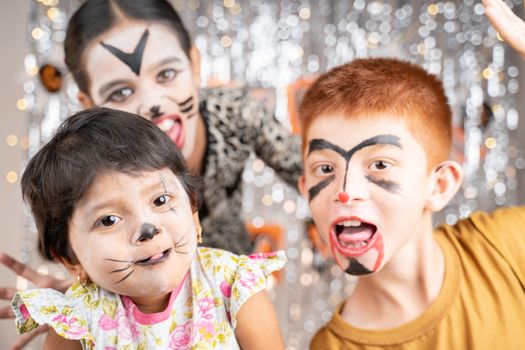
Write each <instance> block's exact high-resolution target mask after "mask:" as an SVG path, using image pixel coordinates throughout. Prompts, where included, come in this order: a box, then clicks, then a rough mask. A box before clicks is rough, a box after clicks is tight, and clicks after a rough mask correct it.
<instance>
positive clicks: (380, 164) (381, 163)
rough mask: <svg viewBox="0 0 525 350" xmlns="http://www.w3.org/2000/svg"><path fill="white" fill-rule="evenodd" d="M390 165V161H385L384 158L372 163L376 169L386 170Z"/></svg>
mask: <svg viewBox="0 0 525 350" xmlns="http://www.w3.org/2000/svg"><path fill="white" fill-rule="evenodd" d="M389 167H390V163H388V162H385V161H384V160H378V161H375V162H373V163H372V168H373V169H374V170H385V169H388V168H389Z"/></svg>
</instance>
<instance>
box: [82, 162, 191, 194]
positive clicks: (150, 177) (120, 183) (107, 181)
mask: <svg viewBox="0 0 525 350" xmlns="http://www.w3.org/2000/svg"><path fill="white" fill-rule="evenodd" d="M151 186H164V187H168V186H169V187H175V188H179V187H180V186H181V184H180V181H179V179H178V177H177V176H176V175H175V174H174V173H173V172H172V171H171V169H168V168H163V169H159V170H140V171H121V170H115V169H106V170H101V171H100V172H98V173H97V175H96V176H95V179H94V180H93V182H92V183H91V186H90V187H89V189H88V191H86V194H90V193H92V192H98V191H111V190H112V189H115V190H118V189H122V188H128V189H137V188H140V187H151ZM123 194H125V193H123Z"/></svg>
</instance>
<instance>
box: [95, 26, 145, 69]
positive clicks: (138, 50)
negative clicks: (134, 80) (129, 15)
mask: <svg viewBox="0 0 525 350" xmlns="http://www.w3.org/2000/svg"><path fill="white" fill-rule="evenodd" d="M148 36H149V31H148V30H147V29H146V30H145V31H144V33H143V34H142V36H141V37H140V40H139V42H138V44H137V46H136V47H135V49H134V50H133V52H131V53H126V52H124V51H122V50H120V49H118V48H116V47H114V46H111V45H108V44H106V43H104V42H101V43H100V45H102V47H104V48H105V49H106V50H108V51H109V52H111V53H112V54H113V55H115V57H117V58H118V59H119V60H121V61H122V62H124V63H125V64H126V65H127V66H128V67H129V68H130V69H131V70H132V71H133V73H135V74H136V75H139V74H140V66H141V65H142V57H143V54H144V48H145V47H146V42H147V41H148Z"/></svg>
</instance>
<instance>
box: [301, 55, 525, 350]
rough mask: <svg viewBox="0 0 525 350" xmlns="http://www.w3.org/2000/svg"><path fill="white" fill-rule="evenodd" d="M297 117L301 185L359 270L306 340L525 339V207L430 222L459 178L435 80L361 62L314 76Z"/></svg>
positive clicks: (326, 234)
mask: <svg viewBox="0 0 525 350" xmlns="http://www.w3.org/2000/svg"><path fill="white" fill-rule="evenodd" d="M299 115H300V118H301V125H302V126H303V130H302V137H303V155H304V175H303V176H302V178H301V180H300V184H299V186H300V189H301V192H302V193H303V195H304V196H305V197H306V198H307V199H308V200H309V205H310V210H311V212H312V216H313V219H314V221H315V224H316V226H317V229H318V230H319V233H320V235H321V237H323V239H324V240H325V241H326V243H327V244H328V245H329V246H330V249H331V251H332V254H333V256H334V258H335V260H336V262H337V264H338V265H339V266H340V267H341V268H342V269H343V270H344V271H345V272H346V273H348V274H350V275H354V276H359V279H358V282H357V285H356V288H355V290H354V292H353V293H352V294H351V295H349V296H348V298H347V299H346V301H345V302H344V303H343V304H342V305H341V306H340V307H339V308H338V309H337V310H336V312H335V314H334V317H333V318H332V320H331V321H330V322H329V323H328V324H327V325H325V326H324V327H323V328H322V329H320V330H319V331H318V333H317V334H316V335H315V337H314V339H313V341H312V343H311V349H315V350H317V349H350V348H352V349H354V348H356V349H381V348H385V349H386V348H388V349H394V348H395V349H447V350H449V349H525V332H523V325H524V324H525V254H524V252H525V208H509V209H502V210H499V211H496V212H494V213H492V214H485V213H475V214H473V215H472V216H471V217H470V218H468V219H465V220H462V221H460V222H459V223H457V224H456V225H454V226H442V227H440V228H438V229H436V230H433V227H432V214H433V213H434V212H437V211H439V210H441V209H442V208H443V207H444V206H446V205H447V203H448V202H449V200H450V199H451V198H452V197H453V196H454V195H455V193H456V192H457V190H458V189H459V187H460V184H461V180H462V169H461V166H460V165H459V164H457V163H456V162H453V161H450V160H448V154H449V150H450V144H451V111H450V108H449V106H448V103H447V98H446V96H445V93H444V90H443V87H442V84H441V82H440V81H439V80H438V79H437V78H436V77H434V76H432V75H430V74H428V73H427V72H426V71H425V70H423V69H422V68H420V67H418V66H416V65H413V64H410V63H407V62H403V61H399V60H395V59H380V58H375V59H358V60H355V61H353V62H351V63H349V64H346V65H343V66H341V67H338V68H335V69H333V70H332V71H330V72H328V73H326V74H324V75H323V76H321V77H320V78H319V79H318V80H317V81H316V82H315V83H314V84H313V86H312V87H311V88H310V89H309V90H308V92H307V93H306V94H305V96H304V99H303V103H302V104H301V107H300V111H299Z"/></svg>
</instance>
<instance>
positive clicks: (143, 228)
mask: <svg viewBox="0 0 525 350" xmlns="http://www.w3.org/2000/svg"><path fill="white" fill-rule="evenodd" d="M161 232H162V229H161V228H158V227H156V226H155V225H153V224H150V223H149V222H145V223H143V224H142V225H140V228H139V232H138V238H137V240H136V242H137V243H142V242H145V241H149V240H151V239H153V237H155V236H156V235H158V234H159V233H161Z"/></svg>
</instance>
